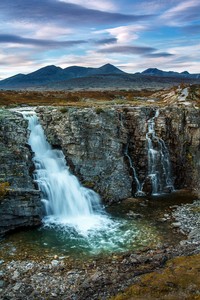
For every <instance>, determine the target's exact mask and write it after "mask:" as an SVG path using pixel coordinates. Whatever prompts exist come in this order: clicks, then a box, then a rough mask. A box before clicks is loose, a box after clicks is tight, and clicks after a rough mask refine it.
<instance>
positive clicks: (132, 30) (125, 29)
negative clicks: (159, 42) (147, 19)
mask: <svg viewBox="0 0 200 300" xmlns="http://www.w3.org/2000/svg"><path fill="white" fill-rule="evenodd" d="M146 29H147V27H146V26H144V25H139V24H134V25H127V26H119V27H115V28H108V29H105V30H104V31H101V32H107V33H109V34H110V35H112V36H114V37H116V38H117V40H118V43H127V41H129V42H130V41H133V40H136V39H138V37H139V36H138V33H139V32H141V31H144V30H146Z"/></svg>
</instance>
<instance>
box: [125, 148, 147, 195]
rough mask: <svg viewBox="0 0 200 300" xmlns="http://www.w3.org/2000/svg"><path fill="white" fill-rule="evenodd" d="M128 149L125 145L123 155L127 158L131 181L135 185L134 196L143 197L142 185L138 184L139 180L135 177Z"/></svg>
mask: <svg viewBox="0 0 200 300" xmlns="http://www.w3.org/2000/svg"><path fill="white" fill-rule="evenodd" d="M128 147H129V144H127V145H126V148H125V152H124V153H125V156H126V157H127V158H128V161H129V165H130V168H131V170H132V172H133V179H134V181H135V183H136V193H135V196H144V195H145V193H144V192H143V191H142V188H143V185H141V183H140V181H139V179H138V177H137V173H136V170H135V166H134V164H133V160H132V159H131V157H130V156H129V152H128Z"/></svg>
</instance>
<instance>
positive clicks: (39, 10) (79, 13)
mask: <svg viewBox="0 0 200 300" xmlns="http://www.w3.org/2000/svg"><path fill="white" fill-rule="evenodd" d="M0 14H1V18H2V19H3V20H8V19H9V18H14V19H15V20H21V21H24V22H38V23H58V24H61V23H62V24H63V25H65V26H66V25H68V26H75V27H77V26H95V25H100V24H120V23H124V22H136V21H138V20H144V19H147V18H149V15H137V14H135V15H134V14H123V13H119V12H107V11H101V10H97V9H90V8H86V7H84V6H81V5H77V4H73V3H69V2H63V1H58V0H42V1H40V0H31V1H27V0H6V1H1V2H0Z"/></svg>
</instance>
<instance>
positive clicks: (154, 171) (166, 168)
mask: <svg viewBox="0 0 200 300" xmlns="http://www.w3.org/2000/svg"><path fill="white" fill-rule="evenodd" d="M158 116H159V110H156V112H155V115H154V116H153V117H152V118H151V119H149V121H148V124H147V126H148V131H147V134H146V139H147V148H148V149H147V150H148V177H149V178H150V180H151V184H152V194H153V195H156V194H159V193H162V192H164V191H172V190H174V186H173V179H172V176H171V166H170V157H169V151H168V149H167V147H166V145H165V142H164V141H163V140H162V139H161V138H159V137H158V136H157V135H156V132H155V119H156V118H157V117H158Z"/></svg>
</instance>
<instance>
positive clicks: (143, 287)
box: [110, 254, 200, 300]
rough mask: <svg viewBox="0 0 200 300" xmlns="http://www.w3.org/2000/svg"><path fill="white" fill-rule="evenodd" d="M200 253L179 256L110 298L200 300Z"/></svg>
mask: <svg viewBox="0 0 200 300" xmlns="http://www.w3.org/2000/svg"><path fill="white" fill-rule="evenodd" d="M199 275H200V255H199V254H198V255H193V256H183V257H177V258H174V259H172V260H170V261H169V262H168V263H167V265H166V267H165V268H164V269H163V270H158V271H155V272H152V273H149V274H146V275H143V276H141V278H140V280H139V282H138V283H136V284H134V285H132V286H131V287H129V288H128V289H127V290H126V291H124V293H121V294H119V295H117V296H115V297H112V298H111V299H110V300H133V299H135V300H136V299H138V300H139V299H141V300H143V299H148V300H155V299H158V300H161V299H163V300H164V299H166V300H179V299H180V300H181V299H187V300H199V299H200V276H199Z"/></svg>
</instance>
